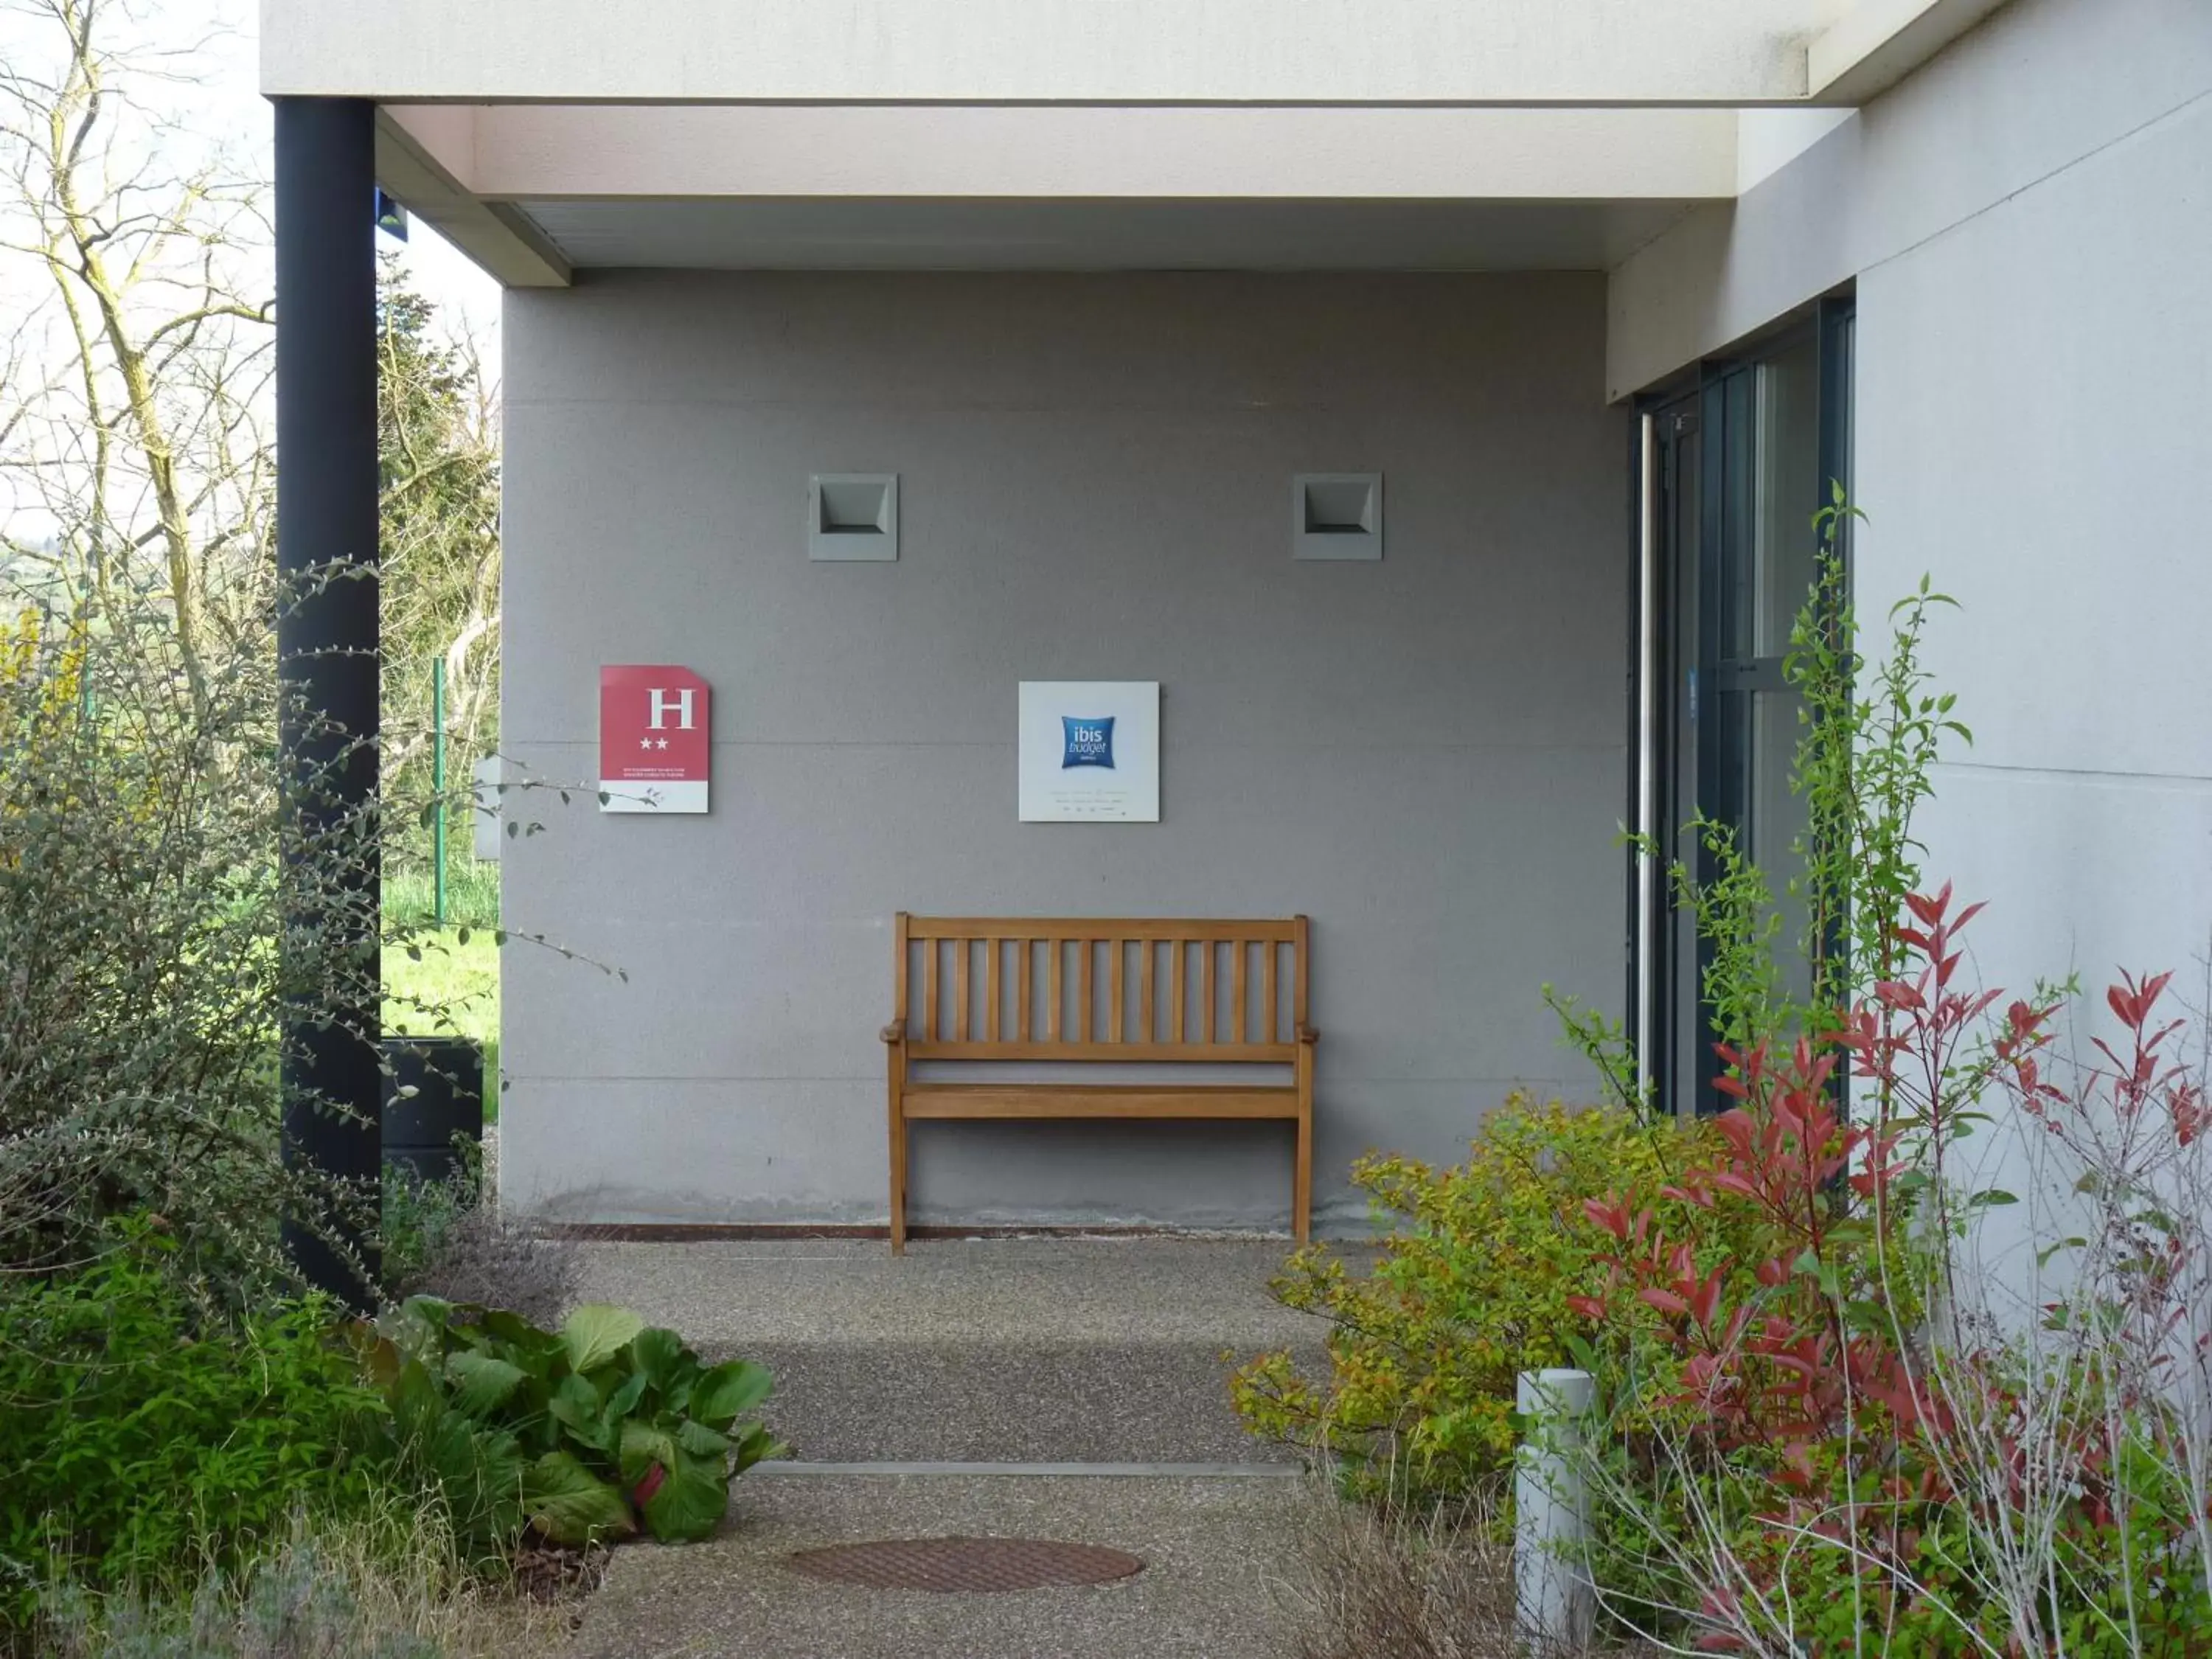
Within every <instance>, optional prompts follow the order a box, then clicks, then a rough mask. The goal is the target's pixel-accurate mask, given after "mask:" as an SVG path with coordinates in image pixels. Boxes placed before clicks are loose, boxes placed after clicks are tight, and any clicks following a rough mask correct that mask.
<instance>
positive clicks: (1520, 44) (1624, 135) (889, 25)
mask: <svg viewBox="0 0 2212 1659" xmlns="http://www.w3.org/2000/svg"><path fill="white" fill-rule="evenodd" d="M2002 3H2003V0H1461V3H1453V4H1443V3H1439V0H1372V3H1370V4H1368V5H1365V6H1364V7H1362V8H1361V9H1359V14H1358V27H1357V28H1356V29H1351V28H1348V27H1347V25H1346V13H1345V11H1344V9H1343V8H1342V7H1341V5H1340V4H1339V3H1337V0H1207V3H1206V4H1205V5H1203V6H1200V7H1196V8H1194V7H1191V6H1189V5H1188V4H1187V3H1184V0H1118V3H1116V4H1115V5H1112V6H1099V5H1097V4H1096V3H1095V0H899V3H897V4H896V5H893V4H890V3H889V0H811V3H808V4H805V5H794V4H791V3H788V0H750V3H739V4H727V3H721V0H652V3H647V0H471V4H469V5H466V6H458V7H457V6H453V5H451V4H450V3H447V0H375V3H374V4H370V5H367V6H356V5H347V6H340V5H338V4H336V3H334V0H264V20H263V62H262V82H263V88H264V91H266V92H268V93H270V94H272V95H307V96H358V97H368V98H370V99H373V100H375V101H376V102H377V103H378V105H379V106H380V116H379V123H378V125H379V139H378V169H379V174H380V181H381V182H382V183H383V184H384V185H385V186H386V188H387V189H388V190H390V191H392V193H393V194H394V195H396V196H398V197H399V198H400V199H401V200H402V201H404V202H405V203H406V204H408V205H409V207H410V209H412V210H414V211H415V212H416V214H417V215H419V216H422V218H424V219H426V220H428V222H431V223H433V224H434V225H435V226H437V227H438V228H440V229H441V231H442V232H444V233H445V234H447V236H448V237H449V238H450V239H451V240H453V241H455V242H456V243H458V244H459V246H461V247H462V248H463V249H464V250H465V252H468V253H470V254H471V256H472V257H473V258H476V259H477V262H478V263H480V264H483V266H484V267H485V268H486V269H487V270H490V271H491V272H492V273H493V274H494V275H495V276H497V277H499V278H500V280H501V281H502V282H504V283H509V284H511V285H520V286H540V285H559V284H562V283H567V282H568V281H569V280H570V279H571V277H572V275H573V273H574V270H576V269H578V268H588V267H590V266H592V265H606V266H614V265H643V264H677V265H684V264H691V265H713V266H721V267H740V268H742V267H749V266H758V267H769V268H793V267H826V268H840V267H842V268H859V269H896V268H916V269H928V268H949V269H970V270H972V269H992V268H1008V269H1045V268H1062V269H1127V268H1135V267H1146V268H1158V267H1179V268H1194V267H1195V268H1204V267H1241V268H1261V269H1284V268H1295V269H1342V268H1351V269H1362V268H1366V269H1374V268H1412V269H1450V270H1466V269H1475V270H1494V269H1506V268H1518V269H1549V268H1583V269H1587V268H1591V267H1601V266H1608V265H1611V264H1614V263H1617V262H1618V261H1619V260H1620V259H1621V258H1625V257H1626V255H1627V254H1628V253H1629V252H1632V251H1633V250H1634V248H1636V247H1637V246H1640V245H1641V244H1642V243H1643V242H1644V241H1646V240H1650V237H1651V236H1653V235H1655V234H1657V232H1658V231H1659V230H1661V229H1662V228H1664V227H1665V225H1666V224H1667V223H1668V222H1670V221H1671V220H1672V218H1673V217H1674V216H1676V215H1678V214H1679V213H1680V211H1681V210H1684V209H1685V208H1686V207H1687V206H1689V205H1691V204H1696V203H1699V202H1705V201H1712V200H1717V199H1726V198H1729V197H1733V195H1734V194H1735V191H1736V189H1737V187H1738V180H1739V173H1738V168H1737V151H1738V141H1737V125H1738V122H1739V120H1740V119H1741V112H1743V111H1746V110H1753V109H1766V108H1775V107H1780V108H1798V109H1818V108H1822V107H1829V108H1833V107H1838V106H1846V107H1847V106H1850V104H1852V103H1854V102H1856V101H1857V100H1860V99H1863V98H1864V97H1866V96H1869V95H1871V94H1872V93H1874V92H1875V91H1877V90H1879V89H1881V87H1883V86H1886V85H1887V84H1890V83H1891V82H1893V81H1894V80H1896V79H1897V78H1899V77H1900V76H1903V75H1905V74H1908V73H1910V72H1911V70H1912V69H1913V68H1914V67H1916V66H1917V64H1919V63H1920V62H1921V61H1923V60H1924V59H1925V58H1926V57H1927V56H1929V54H1930V53H1932V52H1935V51H1936V50H1938V49H1940V47H1941V46H1943V45H1944V44H1946V43H1947V42H1948V40H1951V39H1953V38H1955V36H1956V35H1958V34H1959V33H1963V32H1964V31H1965V30H1966V28H1969V27H1972V25H1973V24H1974V23H1976V22H1978V21H1980V20H1981V18H1982V17H1984V16H1985V15H1988V14H1989V13H1990V12H1991V11H1993V10H1995V9H1996V8H1997V6H1999V5H2001V4H2002Z"/></svg>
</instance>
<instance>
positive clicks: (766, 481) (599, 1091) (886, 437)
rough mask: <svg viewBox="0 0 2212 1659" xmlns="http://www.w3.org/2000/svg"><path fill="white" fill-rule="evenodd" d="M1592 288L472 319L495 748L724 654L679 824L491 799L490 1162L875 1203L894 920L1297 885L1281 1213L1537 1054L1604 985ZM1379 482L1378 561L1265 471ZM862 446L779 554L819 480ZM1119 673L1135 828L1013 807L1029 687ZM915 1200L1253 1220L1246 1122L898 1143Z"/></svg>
mask: <svg viewBox="0 0 2212 1659" xmlns="http://www.w3.org/2000/svg"><path fill="white" fill-rule="evenodd" d="M1603 307H1604V284H1603V280H1602V278H1601V277H1599V276H1575V275H1569V276H1560V275H1556V274H1553V275H1541V276H1537V275H1531V276H1506V277H1500V276H1404V277H1373V276H1358V277H1344V276H1334V277H1333V276H1310V277H1307V276H1167V275H1163V276H1048V277H1038V276H1003V277H987V276H932V275H907V276H787V275H776V276H771V275H752V276H743V275H732V276H670V275H657V274H635V275H609V276H601V275H598V274H594V275H592V276H591V277H590V278H589V279H588V280H586V281H584V282H582V283H580V284H579V285H578V287H576V288H575V289H573V290H571V291H567V292H544V293H526V292H513V293H510V294H509V295H508V296H507V313H506V360H507V498H506V499H507V507H506V514H507V517H506V530H507V593H506V640H507V645H506V665H505V697H506V702H505V707H504V711H503V718H504V721H505V731H506V746H507V752H508V753H509V754H510V755H511V756H512V757H514V759H515V760H516V761H518V762H520V763H523V764H524V765H526V766H528V767H530V768H532V769H536V770H537V772H538V774H540V775H544V776H547V777H551V778H569V779H580V778H587V777H589V776H591V775H592V771H593V768H594V766H595V765H596V752H595V747H594V738H595V722H596V718H597V716H596V702H595V698H596V676H597V669H598V666H599V664H601V663H603V662H657V661H667V662H679V663H684V664H687V665H690V666H691V667H693V668H695V669H696V670H698V671H700V672H702V673H703V674H704V675H705V676H706V677H707V678H708V680H709V681H710V682H711V683H712V684H713V686H714V693H715V699H716V707H715V732H714V738H715V745H714V767H715V775H714V811H713V812H712V814H711V815H709V816H707V817H697V818H689V819H686V818H668V819H653V818H647V817H635V816H622V817H605V816H602V815H601V814H600V813H599V812H598V811H596V810H595V809H594V807H593V805H592V802H591V801H590V799H589V797H588V795H585V796H580V797H578V798H576V799H574V802H573V803H572V804H571V805H568V806H567V807H565V808H564V807H562V806H561V805H559V804H558V802H557V801H556V800H555V799H553V798H552V797H550V795H542V794H541V795H536V796H532V797H531V798H528V799H526V801H517V800H516V799H515V798H514V797H512V796H510V810H511V811H513V812H514V813H515V815H516V816H519V817H524V818H528V819H535V820H536V821H538V822H539V823H543V824H544V829H542V831H540V832H539V833H537V834H534V835H531V836H527V837H526V838H522V839H520V840H518V841H515V842H510V843H509V848H508V858H507V863H506V866H505V881H506V893H505V903H506V911H507V925H508V926H509V927H511V928H515V929H523V930H534V931H544V932H545V933H549V934H551V935H553V936H554V937H555V938H556V939H559V940H560V941H561V942H562V944H564V945H568V946H570V947H572V948H574V949H576V950H579V951H584V952H586V953H588V954H589V955H591V956H592V957H597V958H599V959H600V960H602V961H604V962H605V963H611V964H617V965H619V966H620V967H621V968H622V969H624V970H625V971H626V973H627V975H628V977H627V978H626V979H617V978H613V977H611V976H608V975H603V974H600V973H598V972H595V971H594V970H593V969H591V968H588V967H585V966H580V965H579V964H577V963H571V962H567V961H563V960H561V959H558V958H556V957H552V956H550V955H549V954H548V953H547V952H545V951H542V950H539V949H537V948H535V947H533V946H530V945H522V944H518V943H511V944H510V945H508V947H507V951H506V952H505V955H504V961H503V971H504V974H505V976H506V998H505V1004H506V1010H505V1011H506V1028H505V1049H504V1054H503V1056H502V1058H503V1060H504V1063H505V1065H506V1067H507V1073H508V1075H509V1079H510V1086H509V1088H508V1091H507V1095H506V1097H505V1101H504V1104H503V1107H502V1111H501V1133H502V1143H503V1144H502V1159H501V1176H502V1181H503V1182H504V1183H505V1184H506V1188H507V1191H508V1193H509V1194H515V1195H520V1196H522V1197H525V1198H535V1199H538V1200H548V1201H551V1202H555V1203H556V1204H558V1205H559V1206H561V1207H562V1208H563V1209H564V1210H566V1211H567V1212H569V1213H572V1214H576V1215H586V1216H590V1217H593V1218H602V1219H632V1220H637V1219H646V1220H678V1221H728V1220H746V1221H815V1222H865V1221H873V1220H880V1219H881V1218H882V1217H883V1215H884V1202H885V1200H884V1187H885V1163H884V1100H883V1080H882V1073H883V1055H882V1051H881V1048H880V1045H879V1044H878V1042H877V1040H876V1035H875V1034H876V1030H877V1028H878V1026H879V1025H880V1024H881V1023H882V1022H883V1020H884V1018H888V1016H889V1013H890V960H889V957H890V949H889V938H888V931H887V930H888V927H889V924H890V917H891V915H892V913H893V912H894V911H896V910H898V909H900V908H906V909H909V910H915V911H919V912H938V913H960V914H1006V915H1022V914H1032V915H1036V914H1045V915H1069V914H1079V915H1080V914H1094V913H1095V914H1102V915H1115V914H1126V915H1287V914H1290V913H1292V912H1295V911H1301V910H1303V911H1304V912H1306V913H1308V914H1310V915H1311V916H1312V917H1313V919H1314V940H1315V943H1314V952H1315V985H1314V1003H1313V1007H1314V1018H1315V1020H1316V1024H1318V1025H1319V1026H1320V1027H1321V1028H1322V1031H1323V1033H1324V1036H1323V1040H1322V1047H1321V1051H1320V1086H1319V1096H1318V1098H1319V1107H1318V1126H1319V1127H1318V1174H1317V1180H1316V1201H1317V1205H1318V1207H1319V1211H1320V1213H1321V1216H1322V1220H1323V1222H1324V1224H1343V1223H1345V1222H1347V1221H1349V1220H1352V1219H1356V1218H1357V1217H1358V1214H1359V1209H1358V1205H1357V1203H1356V1202H1355V1201H1354V1200H1352V1198H1351V1197H1350V1195H1349V1194H1348V1193H1347V1189H1346V1182H1345V1170H1346V1166H1347V1164H1349V1162H1350V1160H1351V1159H1352V1158H1354V1157H1355V1156H1357V1155H1358V1153H1359V1152H1362V1151H1364V1150H1366V1149H1368V1148H1370V1147H1389V1148H1394V1149H1400V1150H1404V1151H1407V1152H1416V1153H1419V1154H1423V1155H1426V1156H1430V1157H1437V1158H1449V1157H1450V1156H1452V1155H1453V1154H1454V1152H1455V1149H1456V1148H1457V1147H1459V1146H1461V1145H1462V1143H1463V1141H1464V1139H1465V1137H1466V1136H1467V1134H1468V1133H1469V1131H1470V1130H1471V1128H1472V1127H1473V1126H1474V1123H1475V1121H1476V1120H1477V1118H1478V1117H1479V1116H1480V1114H1481V1113H1482V1112H1483V1111H1484V1110H1486V1109H1488V1108H1489V1107H1491V1106H1492V1105H1493V1104H1495V1103H1497V1102H1498V1100H1499V1099H1500V1098H1501V1097H1503V1096H1504V1094H1505V1093H1506V1091H1509V1090H1510V1089H1511V1088H1513V1087H1514V1086H1516V1085H1517V1084H1521V1083H1524V1082H1525V1083H1529V1084H1532V1085H1534V1086H1537V1087H1540V1088H1548V1087H1553V1086H1556V1085H1559V1082H1560V1080H1561V1079H1569V1085H1568V1086H1571V1087H1572V1088H1574V1089H1576V1090H1577V1091H1583V1090H1586V1089H1587V1087H1588V1082H1587V1079H1583V1077H1581V1076H1580V1075H1579V1074H1578V1073H1577V1070H1576V1062H1573V1061H1571V1060H1569V1059H1567V1058H1566V1057H1565V1056H1564V1055H1563V1054H1561V1052H1560V1050H1559V1047H1558V1043H1557V1038H1556V1032H1555V1030H1554V1027H1553V1022H1552V1020H1551V1019H1550V1018H1549V1017H1548V1015H1547V1013H1546V1012H1545V1010H1544V1009H1543V1007H1542V1006H1541V1000H1540V998H1539V994H1538V987H1539V986H1540V984H1541V982H1543V981H1547V980H1550V981H1557V982H1559V984H1560V985H1561V986H1562V987H1571V988H1573V989H1576V990H1578V991H1581V992H1583V993H1584V994H1589V995H1590V996H1591V997H1593V998H1594V999H1595V1000H1596V1001H1597V1002H1598V1003H1599V1004H1600V1005H1601V1006H1606V1007H1608V1008H1612V1007H1615V1006H1618V1004H1619V1001H1620V987H1621V982H1622V961H1621V928H1622V913H1623V894H1622V879H1623V874H1624V871H1623V860H1622V857H1621V854H1620V852H1619V850H1618V849H1617V848H1616V847H1615V845H1614V839H1613V838H1614V836H1615V834H1616V830H1617V826H1618V823H1619V821H1620V816H1621V813H1622V810H1623V803H1624V799H1625V793H1626V777H1625V765H1626V758H1625V732H1624V726H1625V720H1626V712H1625V702H1624V697H1625V667H1626V660H1625V656H1624V651H1625V638H1626V579H1627V548H1628V538H1627V528H1626V526H1627V511H1626V457H1627V442H1628V435H1627V424H1626V416H1625V415H1624V414H1623V413H1622V412H1620V411H1619V410H1608V409H1607V408H1606V407H1605V406H1604V404H1603V400H1602V396H1601V394H1602V391H1603V385H1602V375H1603V355H1604V327H1603V322H1604V318H1603ZM1367 469H1380V470H1381V471H1383V472H1384V473H1385V474H1386V475H1387V484H1386V501H1387V520H1388V543H1389V547H1388V556H1387V558H1386V559H1385V560H1384V561H1383V562H1382V563H1380V564H1364V565H1358V564H1312V563H1293V562H1291V557H1290V544H1289V542H1290V538H1289V529H1290V478H1291V474H1292V473H1294V472H1297V471H1322V470H1367ZM810 471H897V472H898V473H900V474H901V475H902V497H901V527H902V552H901V556H900V558H899V561H898V562H896V564H875V565H868V564H810V563H809V562H807V560H806V558H805V550H804V545H803V541H802V537H801V519H802V505H803V501H804V497H805V478H806V475H807V474H808V473H809V472H810ZM1025 678H1028V679H1073V678H1115V679H1122V678H1126V679H1157V680H1158V681H1160V682H1161V683H1162V686H1163V712H1162V743H1163V750H1164V763H1163V775H1162V794H1163V816H1162V822H1161V823H1158V824H1157V825H1054V824H1043V825H1024V824H1019V823H1016V822H1015V816H1014V742H1013V739H1014V718H1015V688H1016V685H1017V684H1018V682H1019V681H1021V680H1023V679H1025ZM916 1139H917V1142H918V1146H917V1155H916V1160H915V1186H914V1213H915V1218H916V1219H917V1220H921V1221H928V1220H940V1219H947V1218H953V1219H961V1220H972V1221H1004V1220H1034V1221H1038V1222H1070V1221H1085V1220H1093V1219H1103V1220H1121V1221H1133V1222H1164V1223H1181V1224H1206V1225H1211V1224H1219V1225H1281V1223H1282V1220H1283V1217H1284V1214H1285V1203H1286V1194H1287V1190H1288V1181H1289V1142H1288V1137H1287V1135H1286V1134H1285V1133H1283V1132H1281V1131H1280V1130H1279V1129H1277V1128H1273V1127H1268V1126H1255V1125H1243V1126H1226V1127H1212V1126H1194V1125H1161V1126H1132V1125H1103V1126H1080V1125H1071V1126H1010V1127H987V1126H969V1125H930V1126H925V1127H924V1128H923V1129H922V1130H921V1132H920V1133H918V1135H917V1137H916Z"/></svg>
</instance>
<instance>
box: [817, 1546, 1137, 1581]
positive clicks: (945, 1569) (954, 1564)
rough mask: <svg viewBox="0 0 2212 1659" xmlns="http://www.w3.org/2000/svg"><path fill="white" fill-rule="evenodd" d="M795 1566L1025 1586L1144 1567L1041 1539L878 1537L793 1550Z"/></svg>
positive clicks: (1102, 1577)
mask: <svg viewBox="0 0 2212 1659" xmlns="http://www.w3.org/2000/svg"><path fill="white" fill-rule="evenodd" d="M788 1559H789V1562H790V1565H792V1566H793V1567H794V1568H796V1569H797V1570H798V1571H800V1572H803V1573H805V1574H807V1575H808V1576H809V1577H814V1578H831V1579H835V1580H836V1581H837V1582H838V1583H842V1584H865V1585H866V1586H867V1587H868V1588H869V1589H908V1590H967V1591H976V1590H982V1591H994V1590H1025V1589H1045V1588H1047V1587H1048V1586H1050V1585H1054V1584H1105V1583H1112V1582H1113V1581H1114V1580H1115V1579H1116V1578H1127V1577H1128V1576H1129V1575H1130V1574H1131V1573H1133V1572H1141V1571H1144V1566H1145V1564H1144V1563H1143V1562H1142V1561H1140V1560H1139V1559H1137V1558H1136V1557H1135V1556H1133V1555H1130V1554H1127V1553H1124V1552H1123V1551H1121V1550H1109V1549H1105V1548H1103V1547H1100V1546H1098V1545H1097V1544H1063V1543H1058V1542H1055V1541H1053V1540H1051V1539H1046V1538H884V1539H879V1540H878V1541H875V1542H873V1543H868V1544H837V1545H833V1546H831V1547H829V1548H827V1549H818V1550H801V1551H799V1553H797V1554H796V1555H793V1556H791V1557H789V1558H788Z"/></svg>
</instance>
